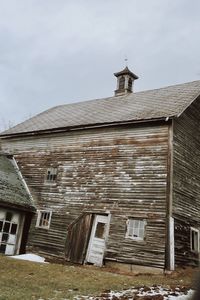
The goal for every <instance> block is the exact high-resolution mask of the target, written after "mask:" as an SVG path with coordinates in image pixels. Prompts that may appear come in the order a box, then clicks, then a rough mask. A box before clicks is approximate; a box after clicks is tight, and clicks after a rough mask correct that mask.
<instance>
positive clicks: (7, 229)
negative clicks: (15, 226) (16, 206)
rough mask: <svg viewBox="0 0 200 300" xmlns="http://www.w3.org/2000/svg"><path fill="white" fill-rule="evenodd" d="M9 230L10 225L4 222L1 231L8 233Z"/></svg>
mask: <svg viewBox="0 0 200 300" xmlns="http://www.w3.org/2000/svg"><path fill="white" fill-rule="evenodd" d="M9 230H10V223H8V222H5V223H4V227H3V231H4V232H9Z"/></svg>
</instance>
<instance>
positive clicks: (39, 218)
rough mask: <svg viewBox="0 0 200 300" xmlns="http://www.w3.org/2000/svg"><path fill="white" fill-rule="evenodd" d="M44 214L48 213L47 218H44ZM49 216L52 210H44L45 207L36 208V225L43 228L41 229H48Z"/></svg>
mask: <svg viewBox="0 0 200 300" xmlns="http://www.w3.org/2000/svg"><path fill="white" fill-rule="evenodd" d="M45 214H47V215H48V218H45ZM51 217H52V210H45V209H42V210H37V221H36V227H37V228H43V229H49V228H50V224H51ZM42 219H43V220H42ZM41 223H42V224H41ZM45 223H46V224H45Z"/></svg>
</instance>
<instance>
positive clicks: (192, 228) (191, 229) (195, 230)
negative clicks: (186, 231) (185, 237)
mask: <svg viewBox="0 0 200 300" xmlns="http://www.w3.org/2000/svg"><path fill="white" fill-rule="evenodd" d="M193 232H194V233H197V248H196V247H194V249H193V247H192V235H193ZM190 249H191V251H192V252H196V253H198V252H199V229H197V228H194V227H190Z"/></svg>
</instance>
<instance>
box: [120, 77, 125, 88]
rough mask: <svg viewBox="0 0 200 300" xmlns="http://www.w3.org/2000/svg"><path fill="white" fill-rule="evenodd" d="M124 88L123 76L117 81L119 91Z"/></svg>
mask: <svg viewBox="0 0 200 300" xmlns="http://www.w3.org/2000/svg"><path fill="white" fill-rule="evenodd" d="M124 88H125V78H124V76H122V77H121V78H120V79H119V90H123V89H124Z"/></svg>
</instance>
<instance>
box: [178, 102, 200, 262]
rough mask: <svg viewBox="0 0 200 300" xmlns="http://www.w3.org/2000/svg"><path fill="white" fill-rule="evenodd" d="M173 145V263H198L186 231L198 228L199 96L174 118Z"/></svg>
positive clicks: (199, 221) (199, 164)
mask: <svg viewBox="0 0 200 300" xmlns="http://www.w3.org/2000/svg"><path fill="white" fill-rule="evenodd" d="M173 148H174V150H173V216H174V218H175V220H176V221H175V224H177V225H175V263H176V264H178V265H183V264H186V263H188V264H191V263H192V262H193V263H195V262H196V263H198V255H196V257H195V255H194V254H193V253H191V251H189V247H188V243H190V236H189V234H188V232H189V231H190V227H191V226H193V227H196V228H197V229H198V228H200V99H197V100H196V101H195V102H194V103H193V104H192V105H191V106H190V107H189V108H188V109H187V110H186V111H185V112H184V113H183V114H182V116H180V117H179V118H178V119H175V120H174V142H173ZM183 222H184V225H182V223H183Z"/></svg>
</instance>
